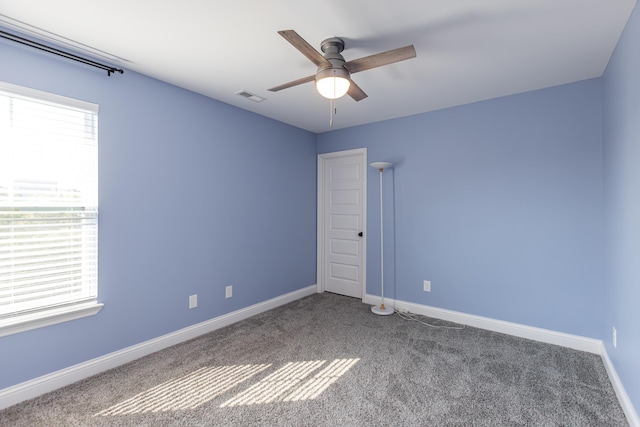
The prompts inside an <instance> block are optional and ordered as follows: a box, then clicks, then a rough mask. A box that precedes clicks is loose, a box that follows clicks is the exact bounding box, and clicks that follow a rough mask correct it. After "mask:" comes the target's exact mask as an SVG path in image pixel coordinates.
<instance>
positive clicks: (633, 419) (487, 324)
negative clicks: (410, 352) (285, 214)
mask: <svg viewBox="0 0 640 427" xmlns="http://www.w3.org/2000/svg"><path fill="white" fill-rule="evenodd" d="M362 302H364V303H365V304H371V305H376V304H380V297H379V296H377V295H369V294H367V295H365V297H364V299H363V300H362ZM384 302H385V305H387V306H391V307H394V308H395V309H396V310H399V311H408V312H410V313H415V314H420V315H423V316H428V317H434V318H437V319H442V320H447V321H450V322H455V323H459V324H463V325H469V326H473V327H476V328H480V329H485V330H489V331H494V332H500V333H503V334H507V335H513V336H516V337H520V338H527V339H530V340H534V341H539V342H544V343H547V344H555V345H559V346H563V347H568V348H572V349H574V350H580V351H585V352H588V353H593V354H597V355H600V356H601V357H602V360H603V363H604V366H605V369H606V371H607V374H608V375H609V380H610V381H611V385H612V386H613V389H614V391H615V393H616V396H617V397H618V401H619V402H620V406H621V407H622V410H623V411H624V413H625V416H626V417H627V421H628V422H629V425H630V427H640V419H639V418H638V414H637V412H636V410H635V408H634V407H633V404H632V403H631V399H630V398H629V395H628V394H627V392H626V390H625V389H624V386H623V385H622V382H621V381H620V378H619V377H618V374H617V373H616V370H615V368H614V366H613V363H612V362H611V359H609V355H608V354H607V351H606V349H605V346H604V344H603V343H602V341H601V340H596V339H592V338H585V337H581V336H578V335H571V334H565V333H562V332H556V331H551V330H548V329H542V328H535V327H532V326H526V325H521V324H518V323H511V322H505V321H502V320H495V319H491V318H487V317H481V316H475V315H472V314H466V313H461V312H458V311H451V310H445V309H442V308H436V307H430V306H428V305H422V304H415V303H411V302H406V301H401V300H394V299H391V298H385V299H384Z"/></svg>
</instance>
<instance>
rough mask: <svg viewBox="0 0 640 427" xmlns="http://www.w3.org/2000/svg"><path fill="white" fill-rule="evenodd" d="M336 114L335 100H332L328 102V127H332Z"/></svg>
mask: <svg viewBox="0 0 640 427" xmlns="http://www.w3.org/2000/svg"><path fill="white" fill-rule="evenodd" d="M334 114H336V100H335V99H332V100H331V101H330V102H329V126H333V116H334Z"/></svg>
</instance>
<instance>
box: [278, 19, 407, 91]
mask: <svg viewBox="0 0 640 427" xmlns="http://www.w3.org/2000/svg"><path fill="white" fill-rule="evenodd" d="M278 34H280V35H281V36H282V37H284V39H285V40H287V41H288V42H289V43H291V44H292V45H293V47H295V48H296V49H298V50H299V51H300V52H301V53H302V54H303V55H304V56H306V57H307V58H309V60H310V61H311V62H313V63H314V64H315V65H316V67H318V69H317V71H316V74H313V75H310V76H307V77H303V78H301V79H298V80H294V81H291V82H288V83H284V84H282V85H280V86H276V87H272V88H271V89H268V90H269V91H271V92H277V91H279V90H282V89H287V88H290V87H293V86H297V85H300V84H303V83H307V82H311V81H314V80H315V82H316V89H317V90H318V92H319V93H320V95H322V96H324V97H325V98H329V99H336V98H340V97H342V96H344V95H345V94H348V95H349V96H350V97H351V98H353V99H354V100H356V101H361V100H363V99H364V98H366V97H367V94H366V93H364V91H363V90H362V89H360V87H359V86H358V85H357V84H356V83H355V82H354V81H353V80H351V74H354V73H359V72H360V71H365V70H370V69H372V68H376V67H381V66H383V65H388V64H393V63H394V62H399V61H404V60H405V59H411V58H415V57H416V50H415V49H414V47H413V45H409V46H405V47H401V48H398V49H392V50H388V51H386V52H381V53H376V54H375V55H370V56H365V57H363V58H360V59H354V60H352V61H345V59H344V57H343V56H342V55H341V52H342V51H343V50H344V41H343V40H342V39H340V38H338V37H331V38H328V39H325V40H324V41H323V42H322V44H321V45H320V46H321V49H322V52H324V55H322V54H321V53H320V52H318V51H317V50H315V49H314V48H313V46H311V45H310V44H309V43H307V41H306V40H305V39H303V38H302V37H300V36H299V35H298V33H296V32H295V31H294V30H283V31H278Z"/></svg>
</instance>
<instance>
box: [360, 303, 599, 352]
mask: <svg viewBox="0 0 640 427" xmlns="http://www.w3.org/2000/svg"><path fill="white" fill-rule="evenodd" d="M384 301H385V304H386V305H391V306H392V307H394V308H395V309H396V310H406V311H409V312H411V313H415V314H421V315H423V316H428V317H435V318H437V319H442V320H447V321H449V322H455V323H460V324H463V325H468V326H473V327H475V328H480V329H486V330H489V331H494V332H500V333H503V334H507V335H513V336H516V337H520V338H527V339H530V340H534V341H540V342H544V343H547V344H555V345H560V346H563V347H568V348H572V349H574V350H580V351H586V352H588V353H594V354H601V350H602V341H600V340H595V339H592V338H585V337H581V336H578V335H571V334H565V333H562V332H556V331H551V330H548V329H542V328H535V327H533V326H526V325H521V324H519V323H512V322H505V321H503V320H496V319H491V318H488V317H482V316H476V315H473V314H466V313H461V312H458V311H452V310H446V309H443V308H436V307H430V306H428V305H422V304H415V303H411V302H406V301H401V300H393V299H390V298H385V299H384ZM363 302H364V303H365V304H371V305H374V304H380V297H379V296H376V295H369V294H367V295H366V296H365V298H364V300H363Z"/></svg>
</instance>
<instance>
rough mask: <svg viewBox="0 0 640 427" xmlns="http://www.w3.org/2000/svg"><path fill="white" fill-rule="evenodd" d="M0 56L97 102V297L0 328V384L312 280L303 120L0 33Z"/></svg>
mask: <svg viewBox="0 0 640 427" xmlns="http://www.w3.org/2000/svg"><path fill="white" fill-rule="evenodd" d="M0 63H1V66H0V80H1V81H5V82H9V83H13V84H18V85H23V86H28V87H31V88H35V89H40V90H44V91H48V92H53V93H57V94H61V95H65V96H70V97H73V98H78V99H83V100H87V101H91V102H94V103H97V104H99V105H100V115H99V126H100V134H99V135H100V136H99V138H100V139H99V179H100V184H99V185H100V207H99V209H100V241H99V251H100V252H99V253H100V262H99V269H100V270H99V284H100V290H99V300H100V301H101V302H104V304H105V307H104V309H103V310H102V311H101V312H100V313H99V314H98V315H96V316H93V317H89V318H85V319H80V320H76V321H72V322H67V323H63V324H59V325H54V326H50V327H47V328H43V329H38V330H33V331H29V332H24V333H20V334H16V335H11V336H7V337H2V338H0V359H1V360H2V363H0V389H2V388H5V387H8V386H11V385H14V384H17V383H20V382H23V381H26V380H29V379H33V378H36V377H39V376H41V375H44V374H47V373H50V372H53V371H56V370H59V369H62V368H65V367H68V366H72V365H74V364H77V363H81V362H84V361H86V360H89V359H92V358H95V357H98V356H101V355H105V354H108V353H110V352H113V351H116V350H119V349H122V348H125V347H127V346H131V345H134V344H137V343H140V342H144V341H146V340H149V339H152V338H155V337H158V336H161V335H163V334H166V333H169V332H173V331H176V330H178V329H180V328H183V327H186V326H189V325H193V324H195V323H198V322H201V321H204V320H207V319H211V318H214V317H216V316H220V315H222V314H225V313H228V312H231V311H234V310H237V309H239V308H242V307H246V306H249V305H252V304H255V303H258V302H262V301H265V300H267V299H270V298H273V297H277V296H279V295H282V294H285V293H288V292H291V291H294V290H297V289H301V288H303V287H306V286H309V285H313V284H314V283H315V281H316V275H315V270H316V264H315V263H316V256H315V253H316V231H315V222H316V195H315V189H316V145H315V142H316V136H315V135H314V134H312V133H309V132H306V131H302V130H300V129H296V128H294V127H291V126H288V125H285V124H282V123H279V122H276V121H273V120H270V119H267V118H264V117H262V116H259V115H256V114H252V113H249V112H246V111H243V110H240V109H237V108H234V107H231V106H229V105H226V104H223V103H220V102H217V101H214V100H211V99H209V98H206V97H203V96H200V95H196V94H194V93H192V92H188V91H185V90H182V89H179V88H177V87H174V86H171V85H168V84H164V83H162V82H159V81H157V80H154V79H151V78H148V77H144V76H141V75H139V74H136V73H134V72H130V71H126V72H125V74H124V75H115V76H112V77H107V75H106V72H102V71H100V70H97V69H94V68H90V67H86V66H83V65H79V64H76V63H71V62H69V61H66V60H64V59H58V58H56V57H52V56H50V55H46V54H44V53H38V52H37V51H35V50H33V49H28V48H25V47H21V46H19V45H17V44H15V43H12V42H9V41H6V40H4V39H0ZM227 285H233V286H234V288H233V298H231V299H225V298H224V295H225V294H224V288H225V286H227ZM191 294H198V304H199V305H198V308H197V309H194V310H189V309H188V296H189V295H191Z"/></svg>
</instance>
